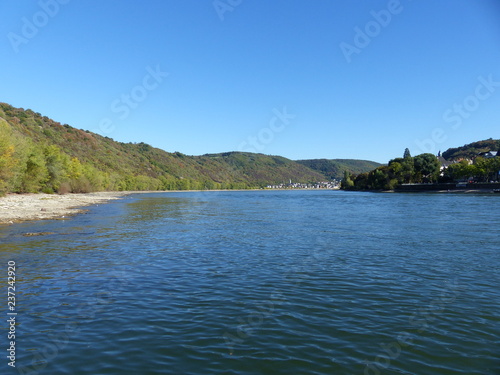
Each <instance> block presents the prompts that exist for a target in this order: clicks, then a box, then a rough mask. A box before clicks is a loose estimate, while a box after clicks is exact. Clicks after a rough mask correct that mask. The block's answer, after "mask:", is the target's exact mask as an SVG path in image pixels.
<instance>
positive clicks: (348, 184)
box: [340, 169, 354, 189]
mask: <svg viewBox="0 0 500 375" xmlns="http://www.w3.org/2000/svg"><path fill="white" fill-rule="evenodd" d="M340 185H341V186H340V187H341V188H342V189H351V188H353V187H354V182H352V180H351V176H350V175H349V172H347V169H346V170H344V178H343V179H342V182H341V183H340Z"/></svg>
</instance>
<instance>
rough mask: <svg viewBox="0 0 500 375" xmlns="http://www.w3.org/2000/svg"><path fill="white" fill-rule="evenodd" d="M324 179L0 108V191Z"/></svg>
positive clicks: (248, 157) (294, 166)
mask: <svg viewBox="0 0 500 375" xmlns="http://www.w3.org/2000/svg"><path fill="white" fill-rule="evenodd" d="M290 179H292V180H293V181H296V182H303V183H307V182H315V181H322V180H325V176H324V175H323V174H321V173H318V172H317V171H313V170H311V169H309V168H307V167H306V166H304V165H302V164H299V163H296V162H294V161H292V160H289V159H286V158H284V157H280V156H267V155H263V154H252V153H242V152H228V153H221V154H209V155H202V156H188V155H184V154H182V153H180V152H174V153H169V152H166V151H163V150H160V149H158V148H154V147H152V146H150V145H148V144H145V143H121V142H116V141H114V140H112V139H111V138H108V137H103V136H100V135H98V134H95V133H92V132H89V131H84V130H79V129H76V128H73V127H71V126H69V125H67V124H64V125H62V124H60V123H59V122H57V121H54V120H51V119H49V118H48V117H46V116H42V115H41V114H40V113H36V112H34V111H32V110H29V109H28V110H24V109H22V108H14V107H12V106H10V105H8V104H6V103H0V193H1V192H2V191H3V192H5V191H11V192H36V191H40V190H43V191H47V192H52V191H60V192H65V191H73V192H83V191H97V190H158V189H161V190H171V189H182V190H184V189H220V188H221V189H234V188H253V187H263V186H266V185H267V184H274V183H281V182H285V181H288V180H290Z"/></svg>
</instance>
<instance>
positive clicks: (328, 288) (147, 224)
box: [0, 191, 500, 374]
mask: <svg viewBox="0 0 500 375" xmlns="http://www.w3.org/2000/svg"><path fill="white" fill-rule="evenodd" d="M499 206H500V201H499V199H498V197H497V196H493V195H467V196H464V195H460V196H458V195H447V194H444V195H440V194H404V195H400V194H365V193H344V192H332V191H323V192H321V191H303V192H301V191H262V192H256V191H254V192H208V193H191V192H186V193H165V194H148V195H137V196H131V197H127V198H125V199H123V200H120V201H114V202H111V203H109V204H106V205H100V206H96V207H93V208H92V209H91V210H90V211H89V212H88V214H85V215H79V216H76V217H74V218H71V219H69V220H65V221H43V222H39V223H31V224H26V223H25V224H19V225H14V226H9V227H4V228H1V229H0V240H1V243H0V258H1V259H2V262H3V263H4V264H6V262H7V261H8V260H12V259H13V260H15V261H16V263H17V265H18V280H17V286H18V290H17V293H18V294H17V298H18V304H19V320H18V321H19V324H18V331H17V333H18V335H17V347H18V353H17V356H18V357H17V364H18V365H19V367H18V368H19V369H20V370H21V371H24V372H25V373H29V371H37V372H38V373H39V374H290V373H293V374H295V373H298V374H378V373H381V374H382V373H383V374H496V373H499V372H500V363H499V360H498V344H499V342H498V337H499V336H500V335H499V334H500V328H499V323H500V318H499V317H498V310H499V307H500V294H499V292H498V285H499V284H500V276H499V267H500V262H499V257H500V255H499V253H498V238H499V235H500V229H499V225H498V224H499V223H500V213H499V212H500V211H499V210H498V208H499ZM471 213H473V214H471ZM42 231H43V232H54V234H51V235H47V236H43V237H23V236H22V234H23V233H27V232H42ZM2 328H3V329H5V327H2ZM33 373H35V372H33Z"/></svg>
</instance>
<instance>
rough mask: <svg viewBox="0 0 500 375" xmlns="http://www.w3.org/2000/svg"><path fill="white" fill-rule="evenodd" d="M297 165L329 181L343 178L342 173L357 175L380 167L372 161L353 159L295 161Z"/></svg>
mask: <svg viewBox="0 0 500 375" xmlns="http://www.w3.org/2000/svg"><path fill="white" fill-rule="evenodd" d="M297 163H299V164H302V165H304V166H306V167H308V168H310V169H312V170H314V171H317V172H319V173H321V174H323V175H325V176H326V177H328V178H329V179H333V178H335V179H341V178H343V175H344V171H347V172H349V173H351V174H359V173H365V172H369V171H371V170H373V169H375V168H377V167H380V166H381V164H379V163H376V162H374V161H368V160H354V159H311V160H297Z"/></svg>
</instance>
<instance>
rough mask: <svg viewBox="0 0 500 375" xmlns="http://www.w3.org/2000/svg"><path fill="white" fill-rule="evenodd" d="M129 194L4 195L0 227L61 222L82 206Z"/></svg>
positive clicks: (0, 210)
mask: <svg viewBox="0 0 500 375" xmlns="http://www.w3.org/2000/svg"><path fill="white" fill-rule="evenodd" d="M128 194H131V193H130V192H99V193H85V194H65V195H56V194H8V195H6V196H5V197H1V198H0V224H13V223H19V222H23V221H29V220H43V219H62V218H65V217H67V216H71V215H75V214H78V213H81V212H84V211H85V210H84V209H82V207H85V206H90V205H94V204H99V203H105V202H108V201H110V200H114V199H119V198H122V197H124V196H125V195H128Z"/></svg>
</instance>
